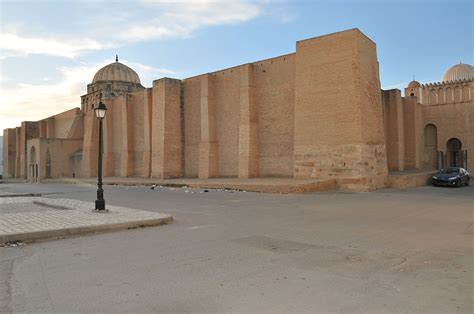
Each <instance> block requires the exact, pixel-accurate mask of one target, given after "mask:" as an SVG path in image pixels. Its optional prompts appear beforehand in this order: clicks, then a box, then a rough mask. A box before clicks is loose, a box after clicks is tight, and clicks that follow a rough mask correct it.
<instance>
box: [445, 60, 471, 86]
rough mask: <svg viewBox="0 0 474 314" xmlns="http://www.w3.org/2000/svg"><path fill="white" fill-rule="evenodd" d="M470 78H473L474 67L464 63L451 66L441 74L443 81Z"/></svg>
mask: <svg viewBox="0 0 474 314" xmlns="http://www.w3.org/2000/svg"><path fill="white" fill-rule="evenodd" d="M470 79H474V67H473V66H472V65H469V64H464V63H459V64H456V65H454V66H452V67H451V68H449V70H448V71H446V73H445V74H444V76H443V81H446V82H449V81H458V80H470Z"/></svg>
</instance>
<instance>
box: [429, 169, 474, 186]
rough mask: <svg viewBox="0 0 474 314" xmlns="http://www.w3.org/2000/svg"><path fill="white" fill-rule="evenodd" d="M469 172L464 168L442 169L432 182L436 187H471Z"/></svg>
mask: <svg viewBox="0 0 474 314" xmlns="http://www.w3.org/2000/svg"><path fill="white" fill-rule="evenodd" d="M469 180H470V177H469V172H467V171H466V169H464V168H460V167H450V168H446V169H441V170H440V171H438V173H437V174H436V175H434V176H433V178H432V179H431V182H432V183H433V185H434V186H456V187H459V186H461V185H466V186H467V185H469Z"/></svg>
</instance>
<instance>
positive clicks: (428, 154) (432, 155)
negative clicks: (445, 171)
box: [423, 124, 438, 170]
mask: <svg viewBox="0 0 474 314" xmlns="http://www.w3.org/2000/svg"><path fill="white" fill-rule="evenodd" d="M424 141H425V145H424V150H423V169H426V170H434V169H437V168H438V131H437V129H436V126H435V125H434V124H427V125H426V126H425V132H424Z"/></svg>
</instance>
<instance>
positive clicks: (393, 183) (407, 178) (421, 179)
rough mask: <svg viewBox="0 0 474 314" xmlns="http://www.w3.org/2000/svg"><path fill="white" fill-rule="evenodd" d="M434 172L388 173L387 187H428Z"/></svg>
mask: <svg viewBox="0 0 474 314" xmlns="http://www.w3.org/2000/svg"><path fill="white" fill-rule="evenodd" d="M435 173H436V172H435V171H429V172H397V171H394V172H389V174H388V178H387V187H389V188H412V187H416V186H423V185H430V184H431V177H432V176H433V175H434V174H435Z"/></svg>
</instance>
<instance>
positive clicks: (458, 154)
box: [446, 137, 463, 167]
mask: <svg viewBox="0 0 474 314" xmlns="http://www.w3.org/2000/svg"><path fill="white" fill-rule="evenodd" d="M446 161H447V163H446V164H447V166H448V167H462V166H463V152H462V143H461V141H460V140H459V139H457V138H455V137H453V138H452V139H450V140H449V141H448V142H447V143H446Z"/></svg>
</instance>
